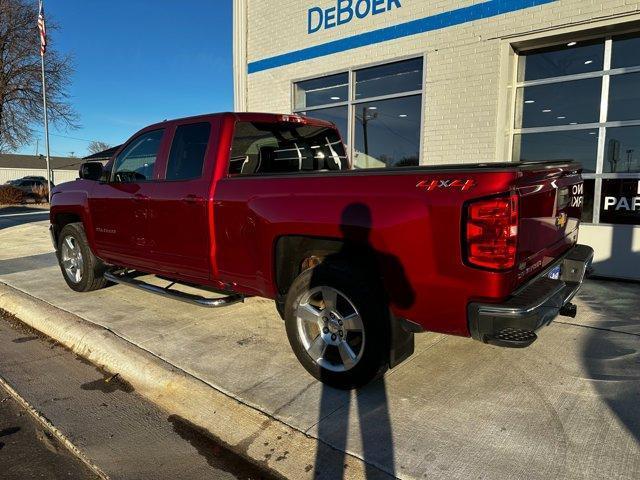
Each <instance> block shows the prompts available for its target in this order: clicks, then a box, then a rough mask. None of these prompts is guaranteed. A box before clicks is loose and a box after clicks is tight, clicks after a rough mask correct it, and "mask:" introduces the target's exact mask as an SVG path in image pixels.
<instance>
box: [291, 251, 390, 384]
mask: <svg viewBox="0 0 640 480" xmlns="http://www.w3.org/2000/svg"><path fill="white" fill-rule="evenodd" d="M371 280H372V279H371V277H370V276H367V275H365V274H364V272H361V271H359V270H358V269H357V268H355V267H352V266H351V265H349V264H347V263H342V262H336V263H324V264H320V265H318V266H316V267H314V268H312V269H309V270H306V271H304V272H303V273H301V274H300V275H299V276H298V278H296V280H295V281H294V282H293V284H292V285H291V288H290V290H289V293H288V294H287V299H286V303H285V325H286V329H287V336H288V337H289V343H290V344H291V347H292V348H293V351H294V353H295V354H296V356H297V357H298V360H299V361H300V363H302V365H303V366H304V368H305V369H306V370H307V371H308V372H309V373H310V374H311V375H313V376H314V377H315V378H317V379H318V380H320V381H322V382H323V383H326V384H327V385H330V386H332V387H336V388H341V389H350V388H357V387H360V386H362V385H365V384H367V383H369V382H370V381H371V380H373V379H374V378H376V377H377V376H379V375H382V374H383V373H384V372H385V371H386V369H387V365H388V358H389V341H388V339H389V334H388V331H389V313H388V312H389V310H388V307H387V305H386V303H385V302H384V301H383V300H382V299H383V295H381V294H380V291H379V289H378V288H376V287H375V284H373V285H372V283H371Z"/></svg>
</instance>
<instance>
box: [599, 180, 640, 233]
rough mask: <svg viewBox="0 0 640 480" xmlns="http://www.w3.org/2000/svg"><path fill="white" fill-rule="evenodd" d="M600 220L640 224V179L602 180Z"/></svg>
mask: <svg viewBox="0 0 640 480" xmlns="http://www.w3.org/2000/svg"><path fill="white" fill-rule="evenodd" d="M600 221H601V222H602V223H622V224H626V225H640V180H638V179H617V178H616V179H604V180H602V199H601V203H600Z"/></svg>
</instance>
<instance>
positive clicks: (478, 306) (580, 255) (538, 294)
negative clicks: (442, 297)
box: [468, 245, 593, 346]
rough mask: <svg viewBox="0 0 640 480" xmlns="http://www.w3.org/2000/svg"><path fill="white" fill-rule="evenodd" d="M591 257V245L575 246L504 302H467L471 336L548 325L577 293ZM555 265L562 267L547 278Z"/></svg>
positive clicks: (487, 339) (489, 336)
mask: <svg viewBox="0 0 640 480" xmlns="http://www.w3.org/2000/svg"><path fill="white" fill-rule="evenodd" d="M592 260H593V249H592V248H591V247H589V246H587V245H576V246H575V247H573V248H572V249H571V250H569V251H568V252H567V253H566V254H565V255H564V256H563V257H561V258H560V259H558V260H557V261H556V262H554V263H553V264H552V265H551V266H550V267H549V268H547V269H546V270H545V271H544V272H542V273H541V274H540V275H538V276H537V277H536V278H534V279H533V280H531V281H530V282H529V283H527V284H526V285H524V286H523V287H521V288H519V289H518V290H516V292H515V293H514V294H513V295H512V296H511V297H510V298H509V299H507V300H506V301H505V302H503V303H500V304H484V303H471V304H469V307H468V322H469V332H470V333H471V336H472V337H473V338H474V339H476V340H480V341H481V342H485V343H492V342H491V339H492V338H494V337H495V336H497V335H499V333H500V332H503V331H505V330H508V329H512V330H517V331H527V332H535V331H536V330H538V329H540V328H542V327H543V326H545V325H548V324H549V323H551V321H552V320H553V319H554V318H556V317H557V316H558V314H559V313H560V310H561V309H562V307H564V306H565V305H567V304H569V303H570V302H571V300H572V299H573V297H574V296H575V295H576V293H578V290H579V289H580V287H581V285H582V282H583V281H584V278H585V276H586V274H587V273H588V271H589V269H590V268H591V262H592ZM558 265H560V266H561V267H562V271H561V275H560V278H559V279H558V280H554V279H551V278H549V276H548V274H549V272H550V271H551V270H552V269H553V268H554V267H557V266H558ZM534 337H535V335H534ZM523 346H526V345H523Z"/></svg>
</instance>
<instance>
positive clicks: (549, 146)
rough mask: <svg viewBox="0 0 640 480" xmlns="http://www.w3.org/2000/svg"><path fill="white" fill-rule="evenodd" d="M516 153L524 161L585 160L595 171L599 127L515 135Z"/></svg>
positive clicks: (584, 165)
mask: <svg viewBox="0 0 640 480" xmlns="http://www.w3.org/2000/svg"><path fill="white" fill-rule="evenodd" d="M513 140H514V156H515V160H516V161H521V162H544V161H555V160H567V161H574V162H580V163H582V166H583V168H584V171H585V172H588V173H595V172H596V163H597V159H598V129H597V128H596V129H589V130H565V131H558V132H543V133H527V134H519V135H515V137H514V139H513Z"/></svg>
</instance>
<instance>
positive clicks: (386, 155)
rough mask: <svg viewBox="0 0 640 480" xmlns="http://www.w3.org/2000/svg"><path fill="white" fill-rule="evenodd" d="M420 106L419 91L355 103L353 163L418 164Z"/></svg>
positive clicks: (362, 165) (363, 165)
mask: <svg viewBox="0 0 640 480" xmlns="http://www.w3.org/2000/svg"><path fill="white" fill-rule="evenodd" d="M421 107H422V97H421V96H420V95H417V96H414V97H402V98H396V99H392V100H382V101H375V102H369V103H359V104H358V105H356V107H355V141H354V147H355V156H354V166H355V167H356V168H377V167H407V166H415V165H418V163H419V158H420V110H421Z"/></svg>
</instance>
